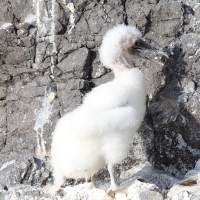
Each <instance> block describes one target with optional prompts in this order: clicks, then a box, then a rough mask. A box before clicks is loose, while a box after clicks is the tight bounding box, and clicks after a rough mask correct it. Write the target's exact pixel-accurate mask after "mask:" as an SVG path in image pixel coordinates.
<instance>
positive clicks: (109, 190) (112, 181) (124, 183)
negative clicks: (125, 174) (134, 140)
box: [107, 165, 144, 196]
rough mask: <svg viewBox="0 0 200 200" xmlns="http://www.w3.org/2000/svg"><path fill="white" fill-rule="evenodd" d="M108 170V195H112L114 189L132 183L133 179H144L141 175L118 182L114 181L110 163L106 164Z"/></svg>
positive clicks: (122, 187)
mask: <svg viewBox="0 0 200 200" xmlns="http://www.w3.org/2000/svg"><path fill="white" fill-rule="evenodd" d="M108 172H109V174H110V188H109V189H108V191H107V193H108V194H109V195H110V196H114V195H115V192H116V191H119V190H123V189H124V188H126V187H127V186H129V185H130V184H132V183H133V182H134V181H135V180H141V181H144V179H142V178H141V177H130V178H128V179H127V180H125V181H123V182H121V183H120V184H119V183H117V181H116V177H115V170H114V167H113V166H112V165H108Z"/></svg>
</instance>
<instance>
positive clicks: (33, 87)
mask: <svg viewBox="0 0 200 200" xmlns="http://www.w3.org/2000/svg"><path fill="white" fill-rule="evenodd" d="M121 23H125V24H127V25H134V26H137V27H138V28H139V29H140V30H141V32H142V33H143V37H144V39H145V40H146V41H147V42H149V43H151V44H152V45H154V46H158V47H160V48H163V49H164V51H165V52H167V53H168V55H169V60H163V62H164V63H165V64H164V66H163V67H160V66H158V65H156V64H155V63H151V62H149V61H147V60H142V59H139V60H135V61H134V62H135V65H136V66H137V67H139V68H140V69H141V70H142V71H143V72H144V74H145V77H146V85H147V91H148V96H147V111H146V116H145V119H144V122H143V124H142V126H141V128H140V130H139V132H138V133H137V134H136V135H135V137H134V138H133V143H132V146H131V149H130V154H129V155H128V157H127V159H126V160H124V161H123V163H122V164H120V165H118V166H117V169H118V170H117V172H118V176H120V177H121V178H125V177H127V176H131V175H133V173H136V172H138V170H133V168H134V167H136V168H138V169H140V173H139V172H138V173H139V174H140V175H141V176H144V177H143V178H145V179H146V180H147V181H148V182H149V183H153V184H155V185H157V186H155V187H158V188H157V189H155V188H154V189H153V190H151V189H149V188H148V187H147V185H143V186H141V187H143V189H141V190H139V189H138V188H140V187H139V186H138V185H137V184H136V183H135V186H133V187H135V189H134V191H135V193H138V197H137V198H138V199H148V198H149V199H163V198H165V197H166V198H167V196H166V191H165V192H164V193H163V191H161V190H162V189H163V190H165V189H166V190H167V189H169V188H171V187H172V185H173V184H174V183H176V182H178V180H179V179H182V178H183V177H184V175H185V174H186V172H188V171H189V170H191V169H193V168H194V166H195V163H196V162H197V161H198V160H199V158H200V106H199V99H200V86H199V85H200V84H199V82H200V67H199V66H200V59H199V58H200V36H199V34H200V4H199V1H198V0H195V1H192V0H191V1H190V0H188V1H182V2H180V1H175V0H168V1H165V0H148V1H144V0H136V1H131V0H117V1H111V0H108V1H96V0H95V1H87V0H81V1H74V2H73V1H70V2H67V1H63V0H47V1H41V0H23V1H15V0H9V1H8V0H2V1H1V2H0V44H1V45H0V195H1V199H3V198H7V199H12V198H16V199H22V198H24V199H31V198H32V197H34V196H35V198H38V199H39V198H40V197H44V199H45V198H46V199H51V198H52V197H50V196H49V194H48V193H45V192H44V191H43V189H41V187H43V188H44V187H46V186H47V185H48V184H50V183H52V175H51V172H52V169H51V166H50V164H49V158H50V153H49V152H50V148H51V146H50V145H51V134H52V132H53V130H54V127H55V125H56V122H57V120H58V119H59V118H60V117H61V116H62V115H63V114H65V113H67V112H70V111H71V110H73V109H74V108H76V107H77V106H79V105H80V104H81V103H82V98H83V97H84V95H85V94H86V93H87V92H88V91H90V90H91V89H92V87H95V86H98V85H100V84H102V83H104V82H107V81H109V80H112V78H113V74H112V72H111V71H110V70H108V69H105V68H104V67H103V66H102V64H101V63H100V61H99V55H98V48H99V46H100V44H101V41H102V36H103V35H104V33H105V32H106V31H107V30H108V29H109V28H111V27H113V26H114V25H116V24H121ZM154 56H156V55H154ZM147 164H148V165H149V164H150V165H152V166H154V167H155V168H156V169H157V170H163V171H162V173H161V174H163V175H162V176H160V175H157V174H156V172H155V171H151V170H150V171H149V170H147V171H145V169H146V168H143V167H145V166H146V165H147ZM152 173H153V174H154V176H152V177H153V178H152V177H151V176H150V175H151V174H152ZM167 173H169V174H171V175H173V176H174V179H173V181H172V178H171V175H170V176H169V175H167ZM107 177H108V174H107V171H106V170H103V171H102V172H101V173H98V174H97V175H96V178H97V179H99V180H102V181H105V180H106V178H107ZM160 177H162V178H160ZM163 177H164V178H163ZM166 177H168V178H166ZM169 177H170V178H169ZM176 178H178V179H177V180H176ZM158 179H159V181H158ZM160 180H162V181H160ZM166 180H168V182H167V184H163V183H164V182H166ZM169 180H170V181H169ZM175 180H176V181H175ZM149 183H147V184H149ZM80 187H81V186H80ZM145 188H147V189H145ZM18 190H20V191H22V192H21V193H20V194H21V195H22V196H17V195H18V194H19V192H18ZM152 191H153V192H152ZM94 192H95V191H94ZM187 192H189V193H188V198H189V197H191V198H193V199H195V198H196V199H198V196H195V195H196V194H195V193H194V194H193V192H192V190H189V189H188V190H187ZM86 193H87V192H86ZM76 195H77V194H76ZM102 195H104V193H102ZM105 195H106V194H105ZM184 195H185V196H186V197H187V195H186V193H185V191H184V190H179V194H176V189H175V190H173V189H172V191H171V192H170V193H169V195H168V197H169V199H170V198H171V199H181V198H182V197H184ZM192 195H193V196H192ZM147 196H148V198H147ZM173 196H174V197H173ZM126 197H127V198H129V199H136V197H135V196H134V193H128V196H126ZM186 197H185V199H186ZM70 198H71V197H70ZM91 198H93V196H91ZM102 198H103V197H102ZM106 198H109V197H106ZM117 198H119V194H118V197H117V196H116V199H117ZM123 198H125V197H123Z"/></svg>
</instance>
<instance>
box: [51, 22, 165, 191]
mask: <svg viewBox="0 0 200 200" xmlns="http://www.w3.org/2000/svg"><path fill="white" fill-rule="evenodd" d="M141 36H142V34H141V33H140V31H139V30H138V29H137V28H135V27H131V26H125V25H118V26H116V27H114V28H112V29H111V30H109V31H108V32H107V33H106V34H105V36H104V38H103V42H102V45H101V47H100V50H99V53H100V60H101V62H102V63H103V64H104V66H106V67H107V68H110V69H112V70H113V72H114V75H115V78H114V79H113V80H112V81H110V82H108V83H105V84H102V85H100V86H98V87H96V88H94V89H93V90H92V91H91V92H89V93H88V94H87V96H86V97H85V99H84V101H83V104H82V105H81V106H80V107H78V108H76V109H75V110H73V111H72V112H70V113H67V114H66V115H64V116H63V117H62V118H61V119H60V120H59V121H58V123H57V126H56V128H55V131H54V133H53V138H52V148H51V156H52V160H51V162H52V166H53V168H54V172H53V175H54V179H55V180H54V189H55V190H56V191H57V190H59V188H60V186H61V185H62V184H63V183H64V180H65V178H74V179H79V178H86V179H89V178H90V177H92V176H93V175H94V174H95V173H97V172H98V171H99V170H101V169H102V168H104V167H105V166H107V167H108V170H109V173H110V177H111V186H110V189H109V192H110V191H116V190H118V189H120V188H121V186H120V185H118V184H117V183H116V180H115V178H114V171H113V166H114V165H115V164H117V163H120V162H121V161H122V160H123V159H125V158H126V156H127V154H128V151H129V147H130V143H131V141H132V138H133V135H134V134H135V133H136V131H137V130H138V128H139V127H140V125H141V122H142V120H143V117H144V114H145V107H146V105H145V103H146V89H145V78H144V76H143V73H142V72H141V71H140V70H139V69H138V68H135V66H134V65H133V64H132V59H133V58H137V57H144V58H147V59H149V60H153V59H151V58H149V57H148V56H147V55H145V54H143V53H142V52H141V51H140V50H142V49H149V50H153V51H156V52H157V53H161V54H163V55H166V54H165V53H163V52H162V51H160V50H158V49H156V48H154V47H152V46H150V45H148V44H147V43H145V42H144V41H143V40H142V39H141ZM153 61H154V60H153ZM155 62H157V63H158V61H155Z"/></svg>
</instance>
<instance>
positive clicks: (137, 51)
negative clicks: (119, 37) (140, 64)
mask: <svg viewBox="0 0 200 200" xmlns="http://www.w3.org/2000/svg"><path fill="white" fill-rule="evenodd" d="M141 50H150V51H153V52H155V53H156V54H161V55H163V56H165V57H166V58H167V59H168V58H169V57H168V55H167V54H166V53H165V52H163V51H162V50H160V49H157V48H155V47H153V46H151V45H149V44H147V43H146V42H145V41H144V40H142V39H138V40H137V41H136V42H135V43H134V45H132V46H131V47H130V48H129V50H128V52H129V54H131V55H133V56H137V57H142V58H146V59H148V60H150V61H152V62H154V63H157V64H159V65H163V63H162V62H160V61H158V60H156V59H154V58H151V57H149V56H148V55H146V54H145V53H143V52H141Z"/></svg>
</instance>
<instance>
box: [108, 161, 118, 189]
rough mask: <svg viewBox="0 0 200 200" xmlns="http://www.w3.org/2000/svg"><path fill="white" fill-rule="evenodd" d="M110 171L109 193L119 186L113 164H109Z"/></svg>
mask: <svg viewBox="0 0 200 200" xmlns="http://www.w3.org/2000/svg"><path fill="white" fill-rule="evenodd" d="M108 172H109V174H110V188H109V190H108V193H110V192H111V191H116V190H117V188H118V184H117V181H116V178H115V169H114V167H113V165H110V164H108Z"/></svg>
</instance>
